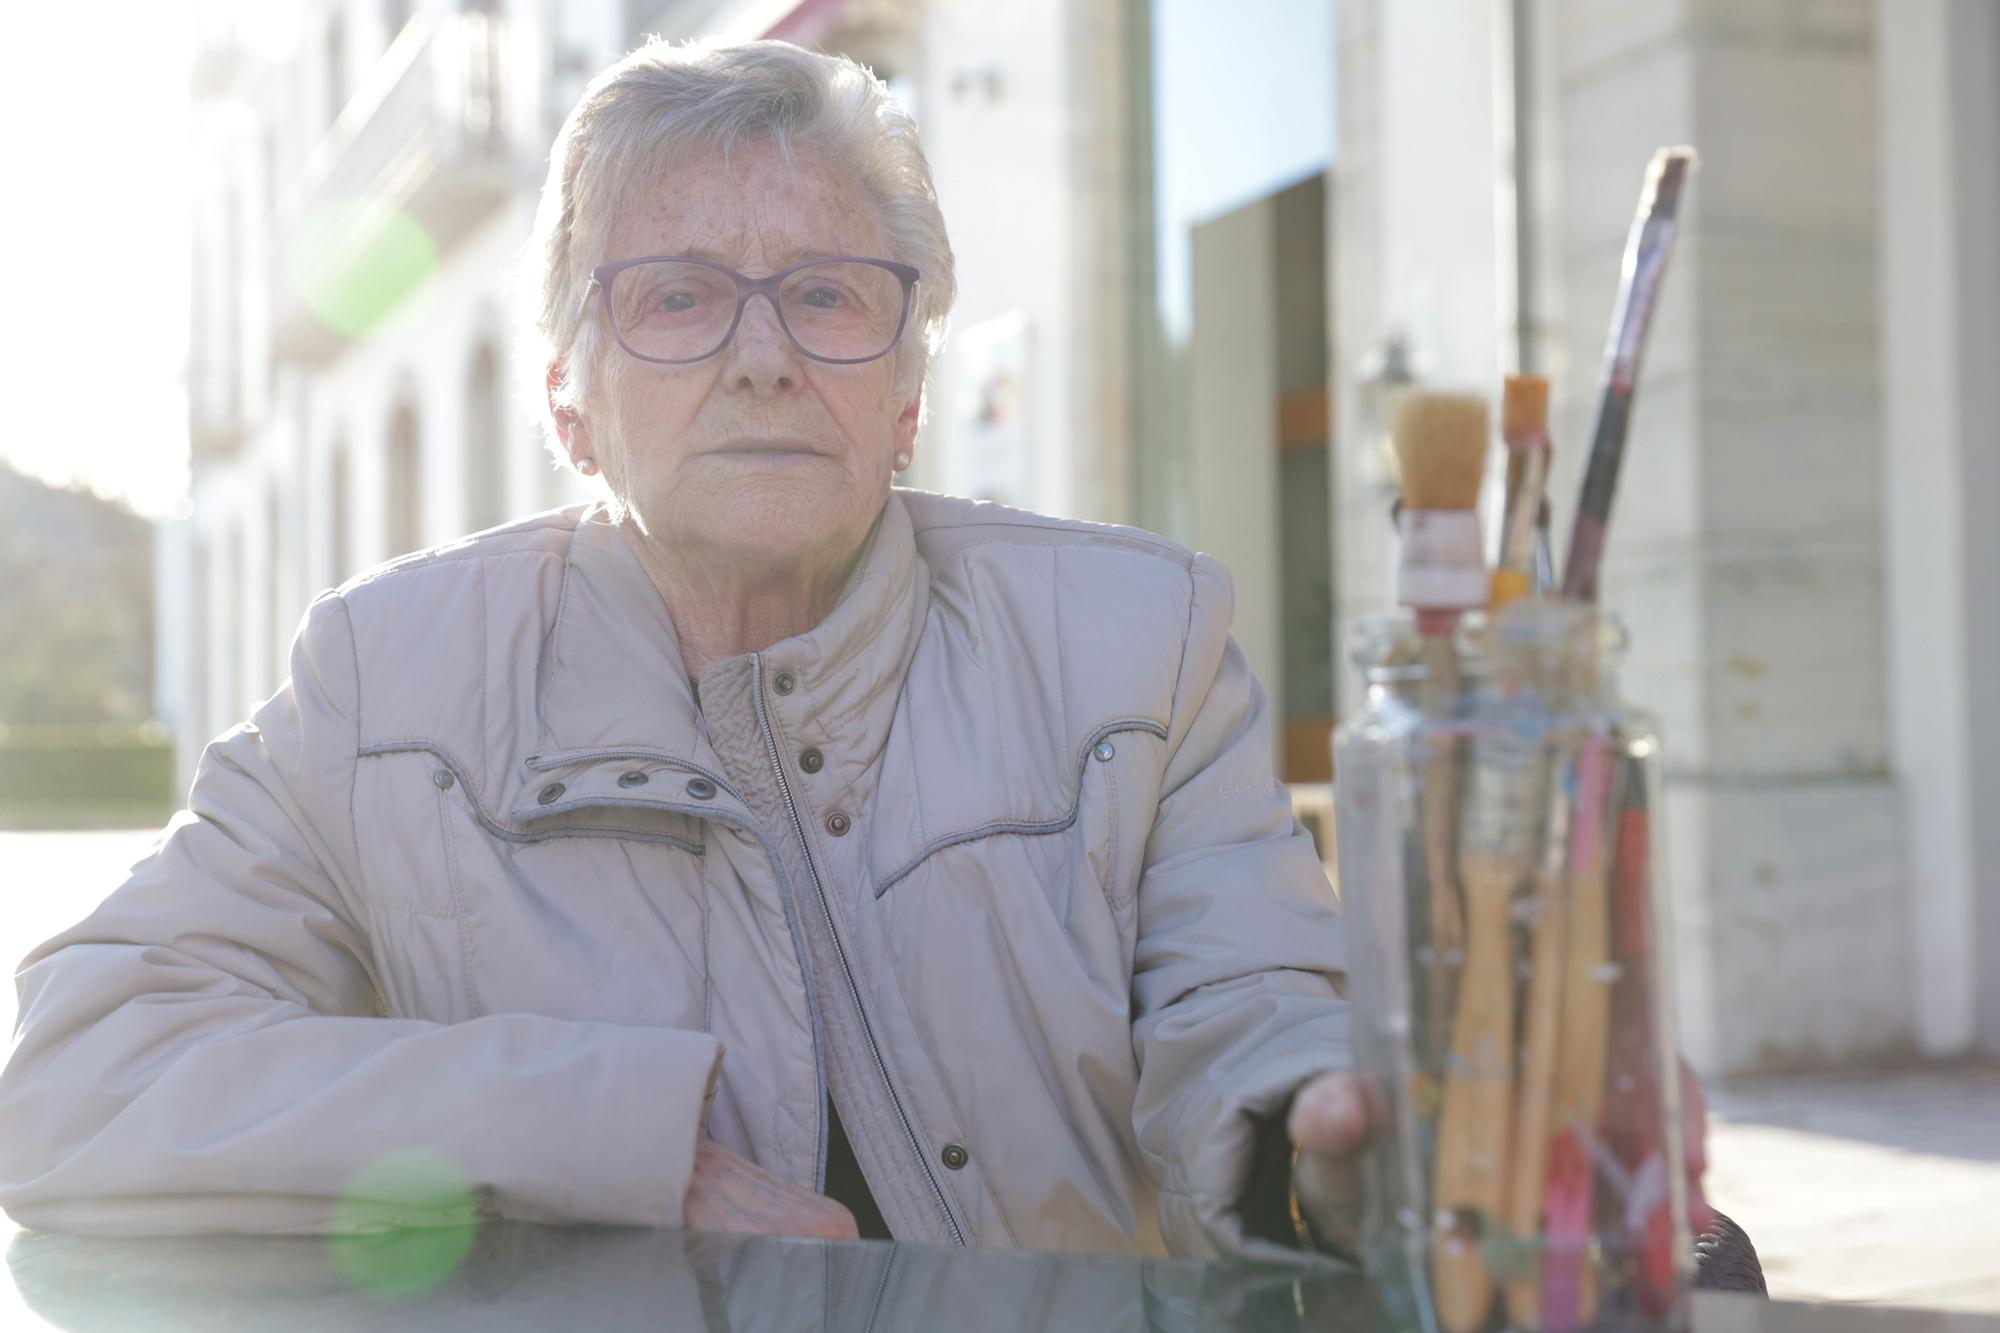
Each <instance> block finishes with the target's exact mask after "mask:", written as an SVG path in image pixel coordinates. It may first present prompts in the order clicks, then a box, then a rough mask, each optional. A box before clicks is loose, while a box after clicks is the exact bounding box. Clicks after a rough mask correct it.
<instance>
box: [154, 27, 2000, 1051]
mask: <svg viewBox="0 0 2000 1333" xmlns="http://www.w3.org/2000/svg"><path fill="white" fill-rule="evenodd" d="M646 33H660V34H663V35H666V36H670V37H689V36H697V35H722V36H731V37H754V36H761V35H774V36H780V37H786V38H789V39H791V40H795V41H800V42H802V43H806V44H817V45H820V46H822V47H824V48H826V49H832V50H841V51H844V52H846V53H848V54H851V55H854V56H855V57H857V58H858V59H860V60H862V61H863V62H865V63H867V64H869V65H870V66H871V67H873V68H874V69H876V70H877V72H878V73H880V74H882V75H883V76H884V77H885V78H886V79H888V80H889V82H890V84H891V87H892V88H893V89H895V91H896V93H897V95H898V96H899V97H900V98H901V99H903V100H904V101H905V102H906V104H908V105H909V106H910V108H911V109H912V110H913V111H914V113H915V114H916V116H917V118H918V120H919V122H920V123H921V125H922V126H923V131H924V138H925V145H926V149H927V151H928V153H929V155H930V157H931V161H932V166H933V169H934V172H935V175H936V179H937V183H938V188H939V192H940V195H941V197H942V200H943V204H944V209H945V215H946V219H947V221H948V223H949V224H950V227H951V230H952V240H953V244H954V249H955V251H956V254H957V259H958V265H959V279H960V291H961V299H960V303H959V306H958V308H957V310H956V312H955V314H954V316H953V322H952V333H951V336H950V340H949V342H948V343H947V346H946V349H945V352H944V354H943V355H942V356H941V357H940V358H939V360H938V361H937V363H936V364H935V365H934V368H933V379H932V382H931V386H930V391H931V421H930V424H929V425H928V426H927V427H926V428H925V432H924V434H923V437H922V438H920V440H919V441H918V446H917V454H916V459H915V462H914V463H913V464H912V467H911V469H910V471H909V473H908V474H907V475H906V476H905V477H904V478H903V480H904V481H906V482H907V483H909V484H913V485H918V486H925V487H931V488H935V489H941V490H948V491H955V492H960V493H965V494H972V495H978V496H984V497H988V498H993V499H997V500H1002V501H1005V502H1009V503H1015V504H1020V505H1025V506H1027V507H1030V508H1037V509H1042V510H1045V511H1049V512H1055V513H1063V514H1071V515H1077V516H1081V517H1087V518H1096V519H1103V520H1108V521H1118V522H1133V523H1138V524H1141V525H1143V526H1147V527H1150V528H1154V529H1156V530H1159V531H1162V532H1165V533H1167V534H1168V535H1170V536H1173V537H1175V538H1177V539H1179V540H1182V541H1185V542H1188V543H1190V544H1191V545H1194V546H1196V547H1199V548H1201V549H1204V550H1208V551H1211V552H1213V553H1215V554H1216V555H1218V556H1219V557H1221V558H1222V559H1224V560H1225V561H1226V562H1227V563H1228V564H1229V566H1230V568H1231V570H1232V571H1233V573H1234V576H1235V581H1236V589H1237V612H1236V617H1237V618H1236V631H1235V632H1236V635H1237V637H1238V640H1239V642H1241V644H1242V645H1243V648H1244V651H1245V653H1246V655H1247V656H1248V658H1249V660H1250V662H1251V664H1252V665H1253V667H1254V668H1255V669H1256V670H1257V672H1258V674H1259V676H1260V678H1261V679H1262V680H1263V681H1264V682H1265V684H1266V687H1267V690H1268V691H1269V693H1270V695H1271V697H1272V699H1273V700H1274V704H1275V706H1274V708H1273V729H1274V730H1273V740H1274V744H1275V745H1276V747H1277V751H1278V753H1279V754H1280V756H1281V768H1282V776H1284V777H1285V778H1286V779H1287V780H1288V781H1290V782H1291V783H1292V784H1293V786H1294V790H1295V792H1297V793H1298V794H1299V796H1300V803H1301V809H1302V812H1306V811H1310V810H1312V809H1317V808H1322V807H1323V805H1324V793H1325V788H1324V785H1323V784H1324V782H1325V780H1326V778H1327V776H1328V769H1327V761H1326V736H1327V732H1328V729H1329V728H1330V727H1331V726H1332V725H1333V721H1334V718H1335V716H1336V715H1337V714H1338V712H1339V711H1340V709H1341V707H1343V706H1345V704H1346V703H1347V702H1348V701H1351V700H1352V699H1353V697H1354V690H1353V688H1352V676H1351V673H1349V672H1348V671H1347V670H1346V669H1345V667H1344V666H1342V665H1341V664H1342V663H1343V661H1344V654H1345V651H1346V647H1345V644H1344V643H1343V641H1342V637H1341V632H1340V631H1341V627H1342V626H1345V625H1349V624H1351V623H1352V622H1353V621H1354V619H1355V618H1357V617H1358V616H1360V615H1363V614H1366V613H1368V612H1370V611H1373V610H1378V609H1382V608H1383V607H1384V604H1385V602H1386V595H1387V589H1388V586H1389V568H1390V563H1391V561H1392V558H1393V543H1392V539H1391V533H1390V531H1389V528H1388V522H1387V507H1388V502H1389V499H1390V490H1391V488H1392V487H1393V485H1394V483H1393V478H1392V474H1391V473H1390V471H1389V470H1388V469H1387V468H1386V467H1385V466H1384V462H1383V448H1382V435H1383V415H1384V401H1385V398H1386V396H1387V394H1388V393H1389V392H1391V391H1392V390H1393V388H1394V387H1395V385H1396V384H1397V383H1398V382H1400V381H1401V380H1402V379H1403V378H1404V377H1405V376H1406V375H1408V376H1413V377H1414V378H1415V379H1416V380H1418V381H1420V382H1427V383H1434V384H1440V385H1450V386H1471V387H1480V386H1494V385H1497V382H1498V379H1499V377H1500V375H1501V374H1502V373H1503V372H1505V371H1508V370H1512V369H1516V368H1525V369H1530V370H1534V371H1537V372H1541V373H1547V374H1550V375H1551V376H1552V377H1554V379H1555V383H1556V389H1557V417H1556V427H1557V431H1556V434H1557V458H1558V472H1557V476H1556V478H1555V479H1554V482H1553V486H1552V496H1553V497H1554V500H1555V503H1556V517H1557V530H1558V532H1561V531H1563V530H1564V529H1565V526H1566V523H1567V519H1568V507H1569V499H1570V497H1571V496H1573V495H1574V492H1575V487H1576V483H1577V481H1578V480H1579V477H1580V470H1581V469H1580V464H1581V456H1582V453H1583V449H1584V445H1585V441H1586V439H1587V431H1588V428H1589V418H1590V410H1591V402H1592V398H1593V395H1594V393H1595V390H1596V380H1597V375H1598V361H1599V354H1600V351H1601V348H1602V343H1603V339H1604V331H1605V328H1606V326H1607V323H1608V320H1609V316H1610V307H1611V301H1612V291H1613V288H1614V285H1615V283H1616V279H1617V273H1618V260H1619V254H1620V250H1621V248H1622V245H1623V241H1624V234H1625V229H1626V226H1627V224H1628V222H1629V220H1630V216H1631V209H1632V205H1633V201H1634V199H1635V198H1636V194H1637V190H1638V186H1639V179H1640V172H1641V169H1642V167H1643V165H1644V163H1645V161H1646V159H1647V157H1648V156H1649V154H1650V153H1651V151H1652V150H1653V149H1654V148H1655V147H1657V146H1658V145H1660V144H1663V143H1679V142H1690V143H1693V144H1695V145H1696V146H1697V147H1698V148H1699V149H1700V150H1701V152H1702V154H1703V166H1702V169H1701V171H1700V173H1699V174H1698V176H1697V177H1696V182H1695V186H1694V188H1693V191H1692V193H1691V195H1690V198H1689V205H1688V212H1687V216H1686V219H1685V223H1684V227H1683V231H1682V236H1681V240H1680V248H1679V251H1678V253H1677V256H1676V258H1675V261H1674V270H1673V273H1672V275H1671V276H1670V278H1669V281H1668V287H1667V290H1666V293H1665V297H1664V299H1663V303H1662V307H1661V318H1660V322H1659V326H1658V327H1657V328H1656V329H1655V330H1654V334H1653V339H1652V343H1651V347H1650V350H1649V356H1648V364H1647V368H1646V374H1645V379H1644V383H1643V389H1642V392H1641V396H1640V403H1641V406H1640V411H1639V414H1638V417H1637V423H1638V424H1637V428H1636V432H1635V437H1634V439H1633V442H1632V449H1631V452H1630V466H1629V467H1628V469H1627V472H1626V476H1625V480H1624V484H1623V488H1622V494H1621V499H1620V502H1619V507H1618V514H1617V521H1616V524H1615V525H1614V540H1613V542H1612V548H1611V563H1610V568H1609V570H1608V572H1607V592H1606V595H1607V600H1609V601H1610V602H1611V603H1612V604H1613V605H1615V606H1616V607H1617V608H1618V609H1619V610H1620V611H1621V612H1622V613H1623V615H1624V617H1625V619H1626V621H1627V622H1628V624H1629V625H1630V628H1631V630H1632V634H1633V649H1632V653H1631V659H1630V662H1631V665H1630V669H1629V672H1628V677H1627V679H1628V689H1629V692H1630V693H1631V695H1632V696H1633V697H1635V698H1636V699H1639V700H1641V701H1642V702H1644V703H1646V704H1648V705H1651V706H1652V707H1653V708H1655V709H1656V710H1657V711H1658V712H1659V713H1660V714H1661V716H1662V720H1663V726H1664V731H1665V735H1666V738H1667V755H1668V774H1669V782H1668V809H1667V811H1666V821H1667V827H1668V829H1669V830H1670V837H1671V855H1670V857H1669V865H1670V869H1671V874H1672V879H1673V906H1674V910H1675V914H1676V926H1677V930H1676V939H1675V941H1674V944H1675V949H1676V958H1677V966H1676V972H1677V981H1678V991H1679V996H1680V1003H1681V1010H1682V1025H1683V1038H1684V1044H1685V1045H1686V1047H1687V1049H1688V1051H1689V1054H1690V1056H1691V1058H1692V1059H1693V1060H1694V1062H1695V1063H1696V1065H1697V1067H1698V1068H1701V1069H1703V1070H1704V1071H1708V1072H1722V1071H1733V1070H1748V1069H1756V1068H1769V1067H1778V1066H1787V1065H1814V1064H1831V1063H1840V1062H1845V1061H1854V1060H1864V1059H1882V1058H1894V1057H1897V1056H1902V1055H1912V1054H1924V1055H1932V1056H1936V1055H1948V1054H1955V1053H1959V1052H1963V1051H1966V1050H1968V1049H1974V1048H1978V1049H1983V1050H1986V1051H1989V1052H1995V1051H2000V977H1996V976H1995V975H1993V974H1992V969H1985V970H1984V972H1985V975H1982V969H1981V968H1980V967H1979V966H1978V960H1979V959H1980V958H1981V957H1982V956H1985V955H1986V954H1987V953H1993V952H2000V824H1996V823H1995V822H1994V821H1991V820H1987V821H1981V820H1980V819H1979V818H1978V812H1979V811H1981V810H1982V809H1990V808H2000V805H1996V804H1995V803H1996V802H2000V705H1996V704H1995V703H1994V702H1993V701H1992V699H1991V698H1988V697H1984V696H1983V695H1982V691H1981V690H1980V689H1979V688H1978V685H1979V683H1980V681H1981V673H1980V671H1979V664H1981V663H1990V662H1991V661H1994V660H2000V658H1996V654H2000V596H1996V595H1995V593H1996V590H2000V538H1996V537H1995V536H1994V535H1993V532H1992V530H1991V527H1990V525H1987V524H1982V523H1980V522H1978V521H1977V519H1978V517H1979V516H1980V515H1981V514H1983V513H1990V512H1992V511H1993V509H1994V508H1995V507H1996V505H2000V449H1996V447H1995V444H1994V439H1995V434H1994V430H1993V428H1992V426H1991V425H1990V423H1991V422H1993V421H1996V420H2000V403H1995V402H1994V401H1993V398H1994V397H1995V395H1996V393H2000V388H1996V384H2000V381H1996V378H1995V377H1994V376H1993V375H1992V374H1991V373H1990V368H1991V367H1992V366H1994V365H2000V329H1996V327H1995V320H1996V318H2000V316H1996V315H1995V314H1994V312H1995V311H2000V272H1997V271H1996V267H1995V260H1994V256H1995V255H2000V198H1996V194H1995V191H1996V189H2000V186H1996V184H1995V179H1996V175H2000V173H1994V172H1993V171H1992V170H1991V168H1990V162H1991V160H1992V155H1993V152H1994V151H1995V146H1996V144H2000V105H1996V102H1995V95H1994V93H1993V91H1992V89H1993V87H1994V86H1995V84H1996V82H2000V80H1996V78H1995V76H1996V75H2000V4H1996V3H1995V0H1811V3H1800V2H1798V0H1752V2H1750V3H1744V2H1743V0H1647V2H1646V3H1641V2H1640V0H1632V3H1621V4H1616V5H1605V4H1597V3H1580V2H1578V0H1450V2H1448V3H1447V2H1440V3H1435V4H1432V3H1425V4H1405V3H1396V2H1395V0H1339V3H1329V2H1328V0H1246V3H1244V4H1241V5H1231V6H1218V5H1212V4H1208V3H1205V0H1014V2H1013V3H1009V4H1006V5H991V4H982V3H974V0H803V3H801V2H800V0H681V2H680V3H666V4H661V3H658V0H651V2H644V0H640V2H635V0H622V2H621V0H570V2H567V3H563V4H561V5H557V4H555V3H553V0H498V2H497V3H493V4H490V5H487V6H477V5H475V6H457V5H452V4H446V3H424V0H414V3H403V4H383V3H374V2H373V0H369V2H367V3H362V2H360V0H352V2H350V0H339V2H337V3H336V2H334V0H317V2H314V0H308V3H306V4H305V5H304V8H303V9H302V11H301V18H300V21H299V25H298V28H297V31H296V32H295V33H293V34H291V40H290V41H289V43H285V42H279V43H275V44H273V43H268V42H267V43H265V44H264V46H262V47H261V48H257V47H254V45H253V44H252V43H249V42H248V41H247V40H246V39H245V37H244V34H243V33H242V32H241V31H231V30H227V29H221V30H217V31H215V32H212V33H210V34H208V35H207V38H206V40H205V41H204V44H203V53H204V54H203V59H202V62H201V66H200V70H199V73H198V80H197V116H196V123H197V134H198V138H199V147H200V151H199V153H198V155H197V156H198V160H199V162H200V164H201V167H202V170H203V176H202V179H201V181H200V182H199V187H198V192H197V198H196V207H197V209H198V217H197V226H196V229H195V230H196V245H197V255H196V264H195V273H196V290H195V304H194V330H193V334H194V337H193V343H192V349H193V350H192V353H191V361H192V364H191V366H190V391H191V392H190V401H191V411H192V415H193V421H192V426H193V441H194V448H195V467H194V496H193V512H192V516H191V517H190V518H188V519H186V520H185V521H182V522H179V523H176V524H172V525H168V526H166V527H164V528H163V530H162V536H161V539H160V541H161V550H160V565H161V568H162V571H163V575H162V579H161V582H160V594H159V597H160V603H161V607H160V610H161V615H160V624H161V633H160V641H161V660H160V670H159V680H160V689H161V693H162V698H161V709H160V711H161V713H162V716H163V717H166V718H167V719H169V720H170V721H171V722H172V723H173V724H174V725H175V728H176V732H177V734H178V736H179V737H180V744H181V765H182V774H183V781H185V777H186V775H187V774H189V773H191V771H192V765H193V762H194V759H195V756H196V755H197V754H198V753H199V750H200V747H201V745H202V744H203V743H204V742H205V740H206V739H207V738H208V737H210V736H212V735H214V734H216V733H217V732H219V731H221V730H223V729H225V728H226V727H228V726H230V725H232V724H233V723H235V722H236V721H237V720H239V719H240V718H242V717H243V716H245V715H246V714H247V712H248V711H249V709H250V707H251V706H252V705H253V704H254V702H255V700H257V699H259V698H262V697H264V696H265V695H267V694H268V693H269V692H270V691H271V690H272V689H274V688H275V687H276V686H277V684H278V683H279V681H280V680H281V679H282V677H283V675H284V673H285V670H286V665H285V651H286V647H287V644H288V642H289V639H290V636H291V633H292V630H293V628H294V627H295V625H296V624H297V620H298V617H299V615H300V614H301V612H302V611H303V609H304V606H305V603H306V602H307V601H308V600H309V599H310V597H311V596H312V595H314V594H315V593H316V592H317V591H319V590H320V589H323V588H326V587H330V586H333V585H334V584H336V583H338V582H339V581H341V580H342V579H344V578H346V577H348V576H349V575H350V574H352V573H354V572H356V571H358V570H360V569H362V568H365V567H367V566H369V565H371V564H374V563H376V562H378V561H380V560H383V559H387V558H389V557H391V556H394V555H396V554H399V553H401V552H403V551H407V550H411V549H415V548H418V547H421V546H424V545H429V544H434V543H438V542H443V541H447V540H450V539H452V538H454V537H457V536H459V535H461V534H464V533H468V532H471V531H475V530H477V529H479V528H482V527H485V526H489V525H491V524H493V523H496V522H500V521H503V520H504V519H505V518H507V517H510V516H513V515H517V514H521V513H526V512H529V511H531V510H534V509H537V508H541V507H545V506H547V505H550V504H555V503H561V502H566V501H567V500H570V499H573V498H580V497H582V496H585V495H587V494H589V493H591V492H590V487H591V485H592V483H586V482H583V481H581V480H580V479H577V478H575V477H572V476H569V475H568V474H566V473H559V472H557V471H555V470H553V469H552V468H550V466H549V465H548V463H547V460H546V458H545V457H544V455H543V454H542V451H541V449H540V442H539V436H538V433H537V429H536V426H535V424H534V416H533V413H532V411H531V410H530V406H529V405H528V404H526V403H525V402H523V401H521V400H520V398H519V396H518V395H517V393H516V392H515V386H516V385H517V384H520V383H524V382H526V379H525V377H523V376H521V375H519V374H517V373H516V372H515V370H514V368H513V365H512V358H513V350H514V349H513V346H512V344H511V341H510V336H511V326H510V322H509V314H510V311H511V309H512V306H511V302H512V299H513V297H512V290H513V289H512V283H513V273H512V271H511V270H512V265H513V264H514V262H515V260H516V256H517V253H518V251H519V248H520V246H521V244H522V242H523V241H524V240H525V239H526V237H527V235H528V229H529V225H530V222H531V218H532V213H533V207H534V197H535V191H536V190H537V189H538V188H539V185H540V182H541V179H542V176H543V171H544V168H545V165H546V160H547V152H548V147H549V142H550V139H551V138H552V136H553V134H554V132H555V130H556V128H557V126H558V125H559V124H560V122H561V120H562V117H563V116H564V114H565V113H566V112H567V111H568V109H569V107H570V106H571V105H573V103H574V101H575V99H576V97H577V96H578V94H579V93H580V91H581V89H582V87H583V85H584V83H585V82H586V81H587V80H588V78H589V77H590V76H591V75H592V74H594V73H595V72H596V71H597V70H599V69H601V68H602V67H603V66H604V65H606V64H608V63H609V62H610V61H611V60H613V59H615V58H616V57H617V56H618V55H619V54H621V53H622V52H623V51H625V50H627V49H629V48H630V47H631V46H632V45H634V44H635V43H636V42H637V41H638V40H640V38H641V36H642V34H646ZM1982 153H1983V154H1984V155H1985V159H1984V160H1985V165H1979V164H1980V162H1981V160H1982V159H1981V154H1982Z"/></svg>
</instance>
